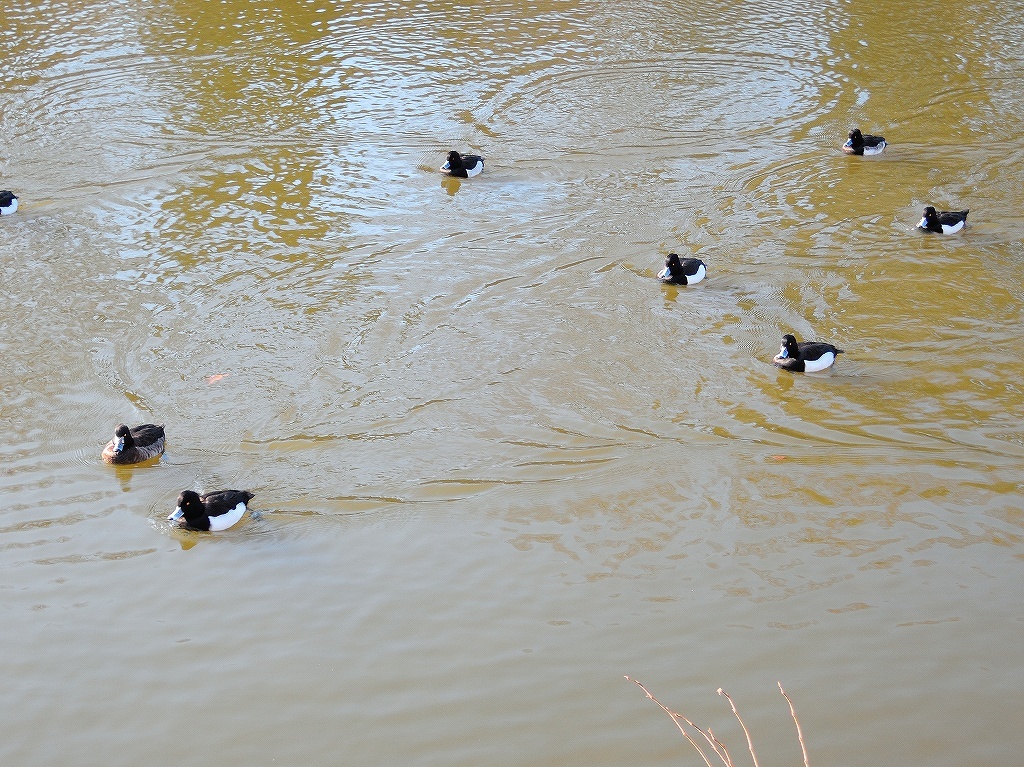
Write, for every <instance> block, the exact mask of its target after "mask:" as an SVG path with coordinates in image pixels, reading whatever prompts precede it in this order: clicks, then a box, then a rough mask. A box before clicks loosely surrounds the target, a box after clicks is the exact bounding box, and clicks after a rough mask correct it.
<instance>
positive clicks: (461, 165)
mask: <svg viewBox="0 0 1024 767" xmlns="http://www.w3.org/2000/svg"><path fill="white" fill-rule="evenodd" d="M483 169H484V158H483V157H481V156H480V155H477V154H459V153H458V152H456V151H455V150H454V149H453V150H452V151H451V152H449V153H448V159H447V160H445V163H444V165H442V166H441V172H442V173H447V174H448V175H449V176H455V178H472V177H473V176H479V175H480V171H482V170H483Z"/></svg>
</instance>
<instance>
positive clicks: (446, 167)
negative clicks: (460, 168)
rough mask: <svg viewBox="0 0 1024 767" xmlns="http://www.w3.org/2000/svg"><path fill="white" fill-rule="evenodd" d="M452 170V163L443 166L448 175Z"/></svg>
mask: <svg viewBox="0 0 1024 767" xmlns="http://www.w3.org/2000/svg"><path fill="white" fill-rule="evenodd" d="M451 169H452V164H451V163H450V162H446V163H445V164H444V165H442V166H441V170H443V171H445V172H446V173H447V172H448V171H450V170H451Z"/></svg>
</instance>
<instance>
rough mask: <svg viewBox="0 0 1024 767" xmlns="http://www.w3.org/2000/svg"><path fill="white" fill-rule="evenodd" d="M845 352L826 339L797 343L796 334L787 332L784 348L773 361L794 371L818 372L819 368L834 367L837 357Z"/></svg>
mask: <svg viewBox="0 0 1024 767" xmlns="http://www.w3.org/2000/svg"><path fill="white" fill-rule="evenodd" d="M843 353H844V352H843V350H842V349H837V348H836V347H834V346H833V345H832V344H827V343H825V342H824V341H801V342H800V343H797V340H796V336H794V335H793V334H792V333H786V335H784V336H783V337H782V348H781V349H779V353H778V354H776V355H775V359H773V360H772V362H774V363H775V364H776V365H778V366H779V367H780V368H783V369H785V370H791V371H793V372H794V373H817V372H818V371H819V370H825V369H826V368H829V367H832V363H834V362H835V361H836V357H837V356H839V355H840V354H843Z"/></svg>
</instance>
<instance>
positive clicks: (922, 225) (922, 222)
mask: <svg viewBox="0 0 1024 767" xmlns="http://www.w3.org/2000/svg"><path fill="white" fill-rule="evenodd" d="M917 228H918V229H927V228H928V219H926V218H922V219H921V220H920V221H918V222H917Z"/></svg>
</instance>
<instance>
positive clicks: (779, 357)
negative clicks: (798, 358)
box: [775, 346, 789, 360]
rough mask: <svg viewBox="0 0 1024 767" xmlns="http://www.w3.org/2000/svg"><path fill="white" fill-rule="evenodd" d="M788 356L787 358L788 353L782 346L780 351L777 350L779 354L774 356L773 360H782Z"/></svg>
mask: <svg viewBox="0 0 1024 767" xmlns="http://www.w3.org/2000/svg"><path fill="white" fill-rule="evenodd" d="M788 356H789V352H788V351H787V350H786V347H785V346H783V347H782V348H781V349H779V353H778V354H777V355H775V359H777V360H784V359H786V358H787V357H788Z"/></svg>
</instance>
